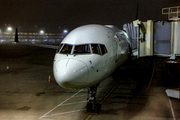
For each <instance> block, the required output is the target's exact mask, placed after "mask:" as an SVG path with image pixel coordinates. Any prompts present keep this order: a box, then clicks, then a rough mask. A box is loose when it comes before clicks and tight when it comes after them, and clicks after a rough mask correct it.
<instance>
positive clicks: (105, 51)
mask: <svg viewBox="0 0 180 120" xmlns="http://www.w3.org/2000/svg"><path fill="white" fill-rule="evenodd" d="M100 47H101V52H102V55H104V54H106V53H107V49H106V47H105V45H101V44H100Z"/></svg>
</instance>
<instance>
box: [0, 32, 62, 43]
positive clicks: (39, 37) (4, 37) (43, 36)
mask: <svg viewBox="0 0 180 120" xmlns="http://www.w3.org/2000/svg"><path fill="white" fill-rule="evenodd" d="M64 36H65V34H61V33H44V32H43V31H41V32H39V33H35V32H18V40H19V42H34V43H45V44H46V43H48V44H59V43H60V42H61V41H62V39H63V38H64ZM14 39H15V32H12V31H6V32H2V31H1V32H0V43H7V42H14Z"/></svg>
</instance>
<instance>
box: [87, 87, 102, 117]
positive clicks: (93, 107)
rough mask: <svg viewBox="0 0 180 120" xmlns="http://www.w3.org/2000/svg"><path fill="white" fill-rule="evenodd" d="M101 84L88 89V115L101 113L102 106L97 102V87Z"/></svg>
mask: <svg viewBox="0 0 180 120" xmlns="http://www.w3.org/2000/svg"><path fill="white" fill-rule="evenodd" d="M98 86H99V84H97V85H95V86H92V87H90V88H88V98H87V100H88V101H87V108H86V111H87V112H88V113H90V114H91V113H92V114H96V113H99V112H100V111H101V104H100V103H97V102H96V93H97V87H98Z"/></svg>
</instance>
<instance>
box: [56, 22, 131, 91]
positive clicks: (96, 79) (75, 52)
mask: <svg viewBox="0 0 180 120" xmlns="http://www.w3.org/2000/svg"><path fill="white" fill-rule="evenodd" d="M128 54H129V43H128V37H127V35H126V33H125V32H124V31H121V30H118V29H117V28H109V27H106V26H103V25H85V26H82V27H79V28H76V29H75V30H73V31H72V32H70V33H69V34H68V35H67V36H66V37H65V38H64V40H63V41H62V42H61V44H60V47H59V49H58V50H57V53H56V54H55V58H54V65H53V72H54V77H55V80H56V81H57V83H58V84H59V85H60V86H61V87H63V88H68V89H81V88H86V87H91V86H93V85H96V84H98V83H100V82H101V81H102V80H104V79H105V78H106V77H108V76H109V75H110V74H111V73H112V72H113V71H115V70H116V68H118V67H119V66H120V65H122V64H123V63H124V62H125V61H126V60H127V59H128Z"/></svg>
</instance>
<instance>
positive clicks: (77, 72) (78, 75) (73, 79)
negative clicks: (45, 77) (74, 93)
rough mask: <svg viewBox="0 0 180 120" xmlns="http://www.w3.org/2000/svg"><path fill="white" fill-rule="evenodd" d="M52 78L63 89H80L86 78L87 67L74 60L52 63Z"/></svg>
mask: <svg viewBox="0 0 180 120" xmlns="http://www.w3.org/2000/svg"><path fill="white" fill-rule="evenodd" d="M54 77H55V80H56V82H57V83H58V84H59V85H60V86H61V87H63V88H70V89H78V88H82V87H83V86H84V85H85V83H86V80H87V77H88V69H87V65H86V64H85V63H83V62H81V61H79V60H75V59H63V60H59V61H57V62H55V63H54Z"/></svg>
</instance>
